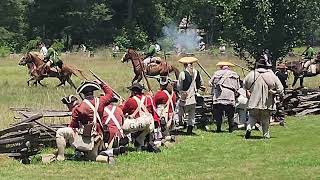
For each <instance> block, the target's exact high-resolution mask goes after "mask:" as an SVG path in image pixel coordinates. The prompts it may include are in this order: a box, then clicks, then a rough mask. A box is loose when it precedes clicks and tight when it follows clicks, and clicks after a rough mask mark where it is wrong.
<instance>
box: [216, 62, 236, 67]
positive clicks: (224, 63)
mask: <svg viewBox="0 0 320 180" xmlns="http://www.w3.org/2000/svg"><path fill="white" fill-rule="evenodd" d="M216 66H232V67H233V66H235V65H234V64H232V63H230V62H227V61H220V62H218V63H217V65H216Z"/></svg>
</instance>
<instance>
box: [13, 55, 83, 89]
mask: <svg viewBox="0 0 320 180" xmlns="http://www.w3.org/2000/svg"><path fill="white" fill-rule="evenodd" d="M19 65H21V66H24V65H27V66H28V69H29V73H30V75H31V78H30V79H29V80H28V81H27V83H28V85H29V82H30V81H32V80H34V84H35V85H37V83H39V84H40V85H42V86H44V85H43V84H41V82H40V81H41V80H43V79H44V78H47V77H56V78H58V79H59V80H60V84H58V85H57V87H59V86H62V85H65V83H66V82H68V83H69V84H70V85H71V86H72V87H74V88H76V86H75V85H74V83H73V82H72V80H71V76H72V74H73V75H75V76H77V77H78V75H77V74H76V72H77V73H79V74H80V76H81V77H82V79H85V80H86V79H87V78H86V77H85V76H84V75H83V72H82V70H80V69H77V68H74V67H71V66H70V65H66V64H63V66H62V69H61V72H60V73H58V72H55V71H50V72H49V73H48V74H47V75H43V70H42V69H41V68H39V67H42V66H43V65H44V61H43V60H42V59H41V58H40V57H39V56H38V55H36V54H34V53H30V52H28V53H26V54H25V55H24V56H23V57H22V58H21V59H20V61H19Z"/></svg>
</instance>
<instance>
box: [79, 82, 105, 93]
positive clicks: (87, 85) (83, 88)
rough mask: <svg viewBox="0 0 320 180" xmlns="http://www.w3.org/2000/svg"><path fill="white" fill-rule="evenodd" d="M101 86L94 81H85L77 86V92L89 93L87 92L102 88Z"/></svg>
mask: <svg viewBox="0 0 320 180" xmlns="http://www.w3.org/2000/svg"><path fill="white" fill-rule="evenodd" d="M100 89H101V88H100V86H99V85H98V84H96V83H94V82H89V81H84V82H82V83H81V84H80V86H79V87H78V88H77V90H76V93H77V94H80V93H84V94H85V93H87V92H93V91H96V90H100Z"/></svg>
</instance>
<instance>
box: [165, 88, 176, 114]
mask: <svg viewBox="0 0 320 180" xmlns="http://www.w3.org/2000/svg"><path fill="white" fill-rule="evenodd" d="M163 92H164V93H165V94H166V95H167V96H168V101H167V103H166V106H169V105H170V106H171V108H172V111H173V110H174V107H173V102H172V96H173V94H169V92H168V91H167V90H164V91H163ZM172 93H174V92H172Z"/></svg>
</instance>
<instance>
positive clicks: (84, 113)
mask: <svg viewBox="0 0 320 180" xmlns="http://www.w3.org/2000/svg"><path fill="white" fill-rule="evenodd" d="M102 90H103V92H104V93H105V95H104V96H100V97H99V107H98V113H99V116H100V117H102V116H103V111H104V107H105V106H107V105H109V104H110V102H111V99H112V96H113V93H112V90H111V89H110V88H109V87H108V86H107V85H104V86H103V87H102ZM88 100H89V101H90V103H91V104H92V105H93V106H95V101H94V97H93V96H92V97H88ZM92 121H93V110H92V109H91V108H90V107H89V106H88V105H87V104H86V103H85V102H83V101H82V102H81V103H80V104H79V105H78V106H77V107H75V108H74V109H73V110H72V119H71V122H70V124H69V127H71V128H79V127H80V125H85V124H88V122H92ZM97 131H98V132H99V133H101V132H102V131H101V126H97Z"/></svg>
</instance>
